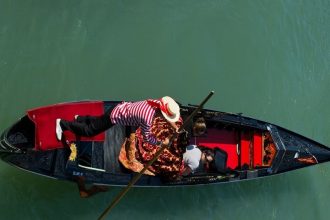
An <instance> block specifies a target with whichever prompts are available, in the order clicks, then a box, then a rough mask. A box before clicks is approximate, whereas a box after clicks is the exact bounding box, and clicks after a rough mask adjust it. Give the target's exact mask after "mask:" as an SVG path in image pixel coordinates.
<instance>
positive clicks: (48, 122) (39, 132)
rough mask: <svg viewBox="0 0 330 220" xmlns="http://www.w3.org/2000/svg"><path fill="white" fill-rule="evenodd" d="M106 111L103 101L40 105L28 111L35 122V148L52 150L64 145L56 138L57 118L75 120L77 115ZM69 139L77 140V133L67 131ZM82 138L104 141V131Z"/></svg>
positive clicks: (96, 113)
mask: <svg viewBox="0 0 330 220" xmlns="http://www.w3.org/2000/svg"><path fill="white" fill-rule="evenodd" d="M103 112H104V106H103V102H101V101H87V102H76V103H63V104H56V105H51V106H45V107H40V108H36V109H31V110H28V111H27V114H28V117H29V118H30V119H31V120H32V121H33V122H34V123H35V149H36V150H50V149H55V148H61V147H63V144H62V142H60V141H58V140H57V138H56V133H55V127H56V119H57V118H62V119H66V120H73V119H74V116H75V115H101V114H103ZM65 134H66V138H67V139H68V140H75V135H74V134H73V133H71V132H65ZM82 140H94V141H103V140H104V132H103V133H101V134H99V135H97V136H94V137H82Z"/></svg>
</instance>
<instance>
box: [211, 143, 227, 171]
mask: <svg viewBox="0 0 330 220" xmlns="http://www.w3.org/2000/svg"><path fill="white" fill-rule="evenodd" d="M227 158H228V155H227V153H226V152H225V151H223V150H221V149H219V148H217V149H215V152H214V162H215V168H216V169H217V171H218V172H219V173H227V172H228V168H227Z"/></svg>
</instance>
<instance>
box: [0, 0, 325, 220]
mask: <svg viewBox="0 0 330 220" xmlns="http://www.w3.org/2000/svg"><path fill="white" fill-rule="evenodd" d="M329 21H330V2H329V1H328V0H315V1H309V0H296V1H290V0H278V1H271V0H263V1H261V0H260V1H259V0H236V1H230V0H204V1H199V0H189V1H188V0H182V1H174V0H166V1H157V0H141V1H122V0H121V1H114V0H113V1H109V0H98V1H88V0H80V1H79V0H72V1H65V0H58V1H51V0H24V1H23V0H0V82H1V86H0V100H1V102H2V105H1V106H0V115H1V116H0V128H1V130H4V129H5V128H7V127H8V126H10V125H11V124H12V123H13V122H15V120H17V119H18V118H19V117H20V116H22V115H23V114H24V112H25V110H26V109H29V108H33V107H38V106H42V105H48V104H53V103H58V102H64V101H72V100H82V99H101V100H111V99H115V100H141V99H145V98H149V97H154V98H157V97H161V96H164V95H170V96H173V97H175V98H176V99H178V100H180V101H181V102H182V103H185V104H187V103H192V104H194V103H199V102H200V100H201V99H203V97H204V96H206V95H207V94H208V92H209V91H210V90H215V91H216V95H215V96H214V97H213V98H212V99H211V100H210V101H209V103H208V104H207V107H208V108H213V109H217V110H222V111H229V112H243V113H244V114H245V115H248V116H252V117H255V118H258V119H262V120H265V121H270V122H273V123H275V124H278V125H281V126H283V127H286V128H288V129H291V130H293V131H296V132H298V133H300V134H302V135H305V136H307V137H310V138H312V139H315V140H316V141H319V142H321V143H323V144H328V146H329V144H330V137H329V132H330V117H329V115H330V101H329V98H328V93H329V85H330V67H329V64H330V40H329V39H330V38H329V35H330V22H329ZM329 175H330V164H322V165H318V166H314V167H311V168H307V169H302V170H298V171H294V172H290V173H287V174H283V175H279V176H274V177H269V178H264V179H260V180H254V181H247V182H242V183H232V184H224V185H214V186H200V187H186V188H180V187H179V188H169V189H157V188H151V189H141V188H138V189H133V190H131V191H130V192H129V193H128V195H127V196H126V197H125V198H124V199H123V200H122V202H121V203H120V204H119V205H118V206H117V207H116V208H115V209H114V210H113V212H112V213H111V215H110V216H111V218H110V216H109V219H133V218H134V219H146V218H147V219H235V220H237V219H328V217H327V216H328V210H329V209H330V204H329V202H328V201H329V199H328V196H329V195H330V177H329ZM119 191H120V188H117V187H114V188H113V189H111V190H110V191H109V192H107V193H104V194H99V195H97V196H95V197H93V198H91V199H86V200H83V199H80V198H79V196H78V191H77V189H76V186H75V185H74V184H73V183H69V182H63V181H55V180H52V179H47V178H44V177H40V176H36V175H34V174H30V173H27V172H24V171H21V170H18V169H17V168H14V167H11V166H9V165H7V164H5V163H3V162H2V161H1V162H0V195H1V196H0V218H1V219H59V218H61V219H96V218H97V217H98V216H99V215H100V213H101V212H102V211H103V209H104V208H105V207H106V206H107V204H108V203H109V202H110V201H111V200H112V199H113V197H114V196H115V195H116V194H117V193H118V192H119Z"/></svg>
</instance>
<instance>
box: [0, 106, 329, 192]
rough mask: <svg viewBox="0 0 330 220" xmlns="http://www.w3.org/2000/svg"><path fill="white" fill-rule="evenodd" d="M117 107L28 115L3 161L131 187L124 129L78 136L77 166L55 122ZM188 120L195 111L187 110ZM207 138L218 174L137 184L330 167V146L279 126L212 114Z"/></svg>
mask: <svg viewBox="0 0 330 220" xmlns="http://www.w3.org/2000/svg"><path fill="white" fill-rule="evenodd" d="M118 103H119V102H118V101H80V102H67V103H60V104H55V105H50V106H44V107H40V108H35V109H31V110H28V111H27V112H26V114H25V115H24V116H23V117H22V118H20V119H19V120H18V121H17V122H16V123H15V124H13V125H12V126H11V127H9V128H8V129H6V130H5V131H4V132H3V133H2V135H1V138H0V157H1V159H2V160H3V161H5V162H7V163H8V164H10V165H13V166H15V167H18V168H20V169H23V170H25V171H29V172H32V173H35V174H39V175H42V176H46V177H50V178H54V179H59V180H69V181H73V178H72V177H73V176H74V175H81V176H84V177H85V180H86V182H88V183H93V184H99V185H111V186H125V185H127V184H128V183H129V182H130V181H131V179H132V178H133V176H134V175H135V173H133V172H131V171H129V170H127V169H125V168H124V167H123V166H122V165H121V164H120V162H119V161H118V155H119V152H120V148H121V145H122V142H123V140H124V137H125V132H126V130H125V127H123V126H120V125H115V126H113V127H112V128H110V129H109V130H107V131H106V132H104V133H101V134H99V135H97V136H95V137H79V138H77V137H75V136H74V135H72V134H71V136H70V134H68V135H67V139H68V140H74V141H75V143H76V146H77V149H78V155H77V159H76V160H75V161H76V162H75V163H69V162H68V161H69V160H68V158H69V156H70V153H71V151H70V149H69V148H68V147H65V146H64V145H65V144H64V143H63V142H60V141H57V139H56V135H55V121H56V118H64V119H67V120H73V118H74V116H75V115H77V114H78V115H98V114H102V113H103V112H105V111H106V110H107V109H109V108H111V107H113V106H114V105H116V104H118ZM180 109H181V110H180V111H181V115H182V117H185V116H188V115H189V114H190V113H191V112H193V111H194V110H195V109H196V106H194V105H180ZM198 114H199V115H201V116H203V117H204V119H205V120H206V124H207V132H206V133H205V134H204V135H202V136H200V137H192V138H193V140H192V141H193V142H194V143H196V144H197V145H200V146H203V147H205V148H209V149H211V150H214V151H216V152H217V153H216V157H215V159H216V165H217V166H216V169H215V170H212V171H201V172H196V173H194V174H191V175H188V176H184V177H182V178H178V179H176V180H168V179H165V178H163V177H162V176H157V175H156V176H148V175H142V177H141V178H140V179H139V180H138V181H137V182H136V184H135V186H140V187H170V186H186V185H204V184H220V183H230V182H236V181H243V180H252V179H256V178H261V177H266V176H272V175H275V174H280V173H283V172H287V171H291V170H295V169H299V168H303V167H307V166H311V165H315V164H319V163H323V162H327V161H329V160H330V149H329V148H327V147H326V146H325V145H323V144H320V143H318V142H316V141H313V140H311V139H309V138H306V137H304V136H302V135H299V134H297V133H294V132H292V131H289V130H287V129H285V128H282V127H280V126H277V125H274V124H271V123H268V122H264V121H260V120H257V119H253V118H250V117H246V116H243V115H242V114H233V113H226V112H221V111H214V110H209V109H202V110H200V111H199V112H198Z"/></svg>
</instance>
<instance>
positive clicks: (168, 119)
mask: <svg viewBox="0 0 330 220" xmlns="http://www.w3.org/2000/svg"><path fill="white" fill-rule="evenodd" d="M161 112H162V114H163V116H164V118H165V119H166V120H167V121H169V122H177V121H179V118H180V113H179V114H175V116H174V117H170V116H168V115H167V114H166V113H164V112H163V111H161Z"/></svg>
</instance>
